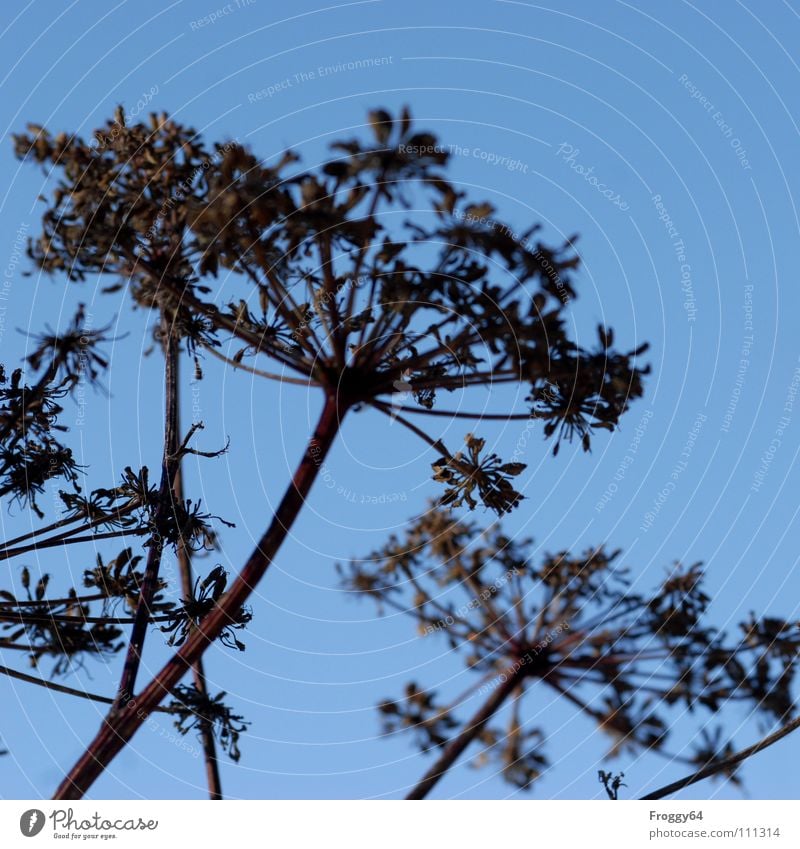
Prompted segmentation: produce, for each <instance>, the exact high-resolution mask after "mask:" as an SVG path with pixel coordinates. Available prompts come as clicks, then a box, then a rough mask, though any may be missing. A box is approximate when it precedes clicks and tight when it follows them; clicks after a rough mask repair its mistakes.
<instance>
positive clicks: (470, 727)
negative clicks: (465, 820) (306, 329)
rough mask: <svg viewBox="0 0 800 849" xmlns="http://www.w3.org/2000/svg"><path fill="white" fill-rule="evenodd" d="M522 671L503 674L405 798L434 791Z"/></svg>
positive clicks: (514, 685) (492, 714) (518, 680)
mask: <svg viewBox="0 0 800 849" xmlns="http://www.w3.org/2000/svg"><path fill="white" fill-rule="evenodd" d="M525 672H527V670H526V669H525V667H520V668H519V669H518V670H516V671H514V672H511V673H510V674H506V673H504V675H505V681H503V680H501V681H500V683H499V684H498V685H497V687H496V688H495V689H494V690H493V691H492V694H491V696H489V698H488V699H487V700H486V702H484V704H483V705H482V706H481V708H480V709H479V710H478V712H477V713H476V714H475V715H474V716H473V717H472V719H470V720H469V721H468V722H467V724H466V725H465V726H464V728H463V729H462V730H461V733H460V734H459V735H458V736H457V737H454V738H453V739H452V740H451V741H450V742H449V743H448V744H447V745H446V746H445V747H444V751H443V752H442V754H441V756H440V757H439V759H438V760H437V761H436V763H435V764H434V765H433V766H432V767H431V768H430V769H429V770H428V771H427V772H426V773H425V775H424V776H423V777H422V780H421V781H420V782H419V784H417V786H416V787H414V789H413V790H412V791H411V792H410V793H409V794H408V795H407V796H406V799H424V798H425V797H426V796H427V795H428V793H430V792H431V790H433V788H434V787H435V786H436V784H437V783H438V782H439V780H440V779H441V778H442V777H443V776H444V774H445V773H446V772H447V771H448V770H449V769H450V767H452V766H453V764H454V763H455V762H456V761H457V760H458V758H459V757H460V756H461V754H462V752H463V751H464V750H465V749H466V748H467V746H469V744H470V743H471V742H472V741H473V740H474V739H475V738H476V737H477V736H478V735H479V734H480V733H481V731H482V730H483V727H484V726H485V725H486V723H487V722H488V721H489V720H490V719H491V718H492V717H493V716H494V715H495V714H496V713H497V711H498V710H499V709H500V708H501V707H502V705H503V703H504V702H505V700H506V699H507V698H508V697H509V696H510V695H511V694H512V693H513V692H514V690H515V689H516V688H517V687H518V686H519V683H520V681H521V680H522V677H523V675H524V674H525Z"/></svg>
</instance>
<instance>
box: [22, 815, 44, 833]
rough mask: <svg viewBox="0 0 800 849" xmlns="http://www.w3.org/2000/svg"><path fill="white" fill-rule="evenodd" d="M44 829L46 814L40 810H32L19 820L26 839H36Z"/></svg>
mask: <svg viewBox="0 0 800 849" xmlns="http://www.w3.org/2000/svg"><path fill="white" fill-rule="evenodd" d="M43 828H44V812H43V811H40V810H39V809H38V808H31V809H30V810H29V811H25V813H24V814H23V815H22V816H21V817H20V818H19V830H20V831H21V832H22V833H23V834H24V835H25V837H36V835H37V834H38V833H39V832H40V831H41V830H42V829H43Z"/></svg>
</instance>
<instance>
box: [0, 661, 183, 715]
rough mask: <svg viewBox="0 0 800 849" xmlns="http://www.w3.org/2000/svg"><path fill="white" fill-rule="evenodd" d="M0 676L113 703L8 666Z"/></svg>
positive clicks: (169, 711) (2, 670)
mask: <svg viewBox="0 0 800 849" xmlns="http://www.w3.org/2000/svg"><path fill="white" fill-rule="evenodd" d="M0 675H7V676H8V677H9V678H16V679H18V680H19V681H27V682H28V683H29V684H38V686H40V687H44V688H45V689H47V690H54V691H55V692H57V693H66V694H67V695H68V696H78V697H79V698H81V699H88V700H89V701H90V702H102V703H103V704H106V705H110V704H113V703H114V699H111V698H109V697H108V696H100V695H98V694H97V693H87V692H86V691H85V690H78V689H76V688H75V687H67V686H66V685H65V684H56V683H55V681H48V680H47V679H45V678H38V677H37V676H36V675H28V674H27V673H25V672H20V671H19V670H17V669H10V668H9V667H8V666H0ZM156 710H158V711H159V712H160V713H172V711H171V710H170V709H169V708H156Z"/></svg>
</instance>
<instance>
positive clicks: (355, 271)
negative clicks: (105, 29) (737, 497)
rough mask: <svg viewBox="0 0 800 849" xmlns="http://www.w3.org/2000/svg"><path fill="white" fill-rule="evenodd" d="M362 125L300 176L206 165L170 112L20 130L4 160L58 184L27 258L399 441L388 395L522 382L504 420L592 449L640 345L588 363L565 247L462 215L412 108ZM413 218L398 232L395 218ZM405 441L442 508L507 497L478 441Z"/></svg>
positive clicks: (636, 382) (415, 409) (216, 158)
mask: <svg viewBox="0 0 800 849" xmlns="http://www.w3.org/2000/svg"><path fill="white" fill-rule="evenodd" d="M369 119H370V120H369V123H370V126H371V129H372V135H373V139H372V141H371V142H369V141H363V140H361V139H352V140H349V141H344V142H336V143H334V144H333V145H332V146H331V147H332V153H333V157H332V158H331V159H330V160H329V161H328V162H327V163H325V164H324V165H323V166H322V167H320V168H318V169H312V170H303V169H302V168H300V167H299V166H298V165H297V157H296V156H295V155H294V154H292V153H287V154H285V155H284V156H283V157H282V158H280V159H279V160H278V161H277V162H276V163H274V164H272V165H266V164H264V163H263V162H261V161H260V160H258V159H257V158H256V157H255V156H254V155H253V154H252V153H251V152H249V151H248V150H246V149H245V148H244V147H243V146H242V145H240V144H239V143H237V142H228V143H226V144H217V145H216V146H215V147H214V148H213V149H209V148H206V147H205V145H204V144H203V142H202V141H201V140H200V139H199V138H198V135H197V133H196V132H195V131H194V130H193V129H192V128H191V127H186V126H183V125H181V124H179V123H177V122H175V121H174V120H172V119H170V118H169V117H167V116H166V115H152V116H151V119H150V123H149V124H145V123H136V124H132V125H126V124H125V120H124V115H122V114H121V113H120V114H118V115H117V117H116V120H115V121H113V122H110V123H109V125H108V127H105V128H100V129H99V130H98V131H97V132H96V134H95V138H93V139H88V140H84V139H81V138H78V137H77V136H72V137H67V136H65V135H61V136H58V137H56V138H53V137H52V136H51V135H50V134H49V133H48V132H47V131H46V130H45V129H43V128H41V127H39V126H36V125H31V126H29V128H28V130H29V131H28V133H26V134H22V135H19V136H16V137H15V143H16V149H17V153H18V155H19V156H21V157H28V158H32V159H34V160H35V161H38V162H41V163H42V164H48V165H52V166H53V167H54V169H55V170H56V172H58V173H60V174H61V180H60V182H59V184H58V186H57V188H56V189H55V191H54V194H53V198H52V203H51V206H50V207H49V209H48V211H47V212H46V214H45V216H44V227H43V232H42V235H41V238H40V239H38V240H37V241H32V242H31V244H30V255H31V256H32V257H33V258H34V259H35V261H36V262H37V263H38V264H39V265H40V266H41V267H42V268H43V269H45V270H46V271H48V272H60V271H65V272H66V273H67V274H68V276H69V277H70V278H71V279H74V280H83V279H85V278H86V277H87V276H88V275H89V274H95V273H101V274H110V275H112V276H115V277H117V278H120V279H121V282H122V281H124V283H125V284H126V288H127V289H128V290H129V291H130V292H131V293H132V295H133V297H134V299H135V300H136V302H137V303H139V304H141V305H143V306H148V307H158V308H159V309H160V310H161V311H162V312H164V313H165V314H168V315H169V316H170V320H171V322H172V325H173V327H174V328H175V329H176V332H178V333H180V334H181V335H182V336H184V337H185V339H186V341H187V344H188V345H189V347H190V350H191V351H192V352H196V351H201V352H202V350H203V349H208V348H214V347H216V346H219V345H220V343H221V341H220V340H221V337H222V336H223V335H229V334H233V335H234V336H235V337H238V338H239V339H240V340H241V341H242V343H243V347H242V348H241V349H240V350H239V352H238V353H237V354H236V355H235V357H234V361H235V362H236V363H237V364H242V362H243V360H244V359H245V358H250V357H252V356H255V355H257V354H261V355H266V356H267V357H270V358H272V359H273V360H275V361H277V363H278V364H279V365H280V366H281V367H282V369H283V374H282V375H273V376H275V377H277V378H279V379H281V378H282V379H292V380H294V381H297V380H304V381H305V382H306V383H307V384H308V385H315V386H321V387H322V388H323V389H324V390H325V392H326V393H327V394H329V395H335V396H336V398H337V403H338V406H339V411H340V413H344V412H345V411H346V410H348V409H351V408H358V407H362V406H365V405H368V406H371V407H374V408H375V409H378V410H380V411H381V412H384V413H386V414H387V415H392V416H393V417H394V418H396V419H399V420H400V421H401V422H402V423H404V424H407V421H406V419H405V418H404V416H400V415H399V414H398V413H399V412H401V411H398V410H397V409H392V398H393V395H394V394H395V393H396V391H397V389H396V387H397V385H398V382H401V383H402V385H403V386H404V387H405V388H406V390H407V393H408V395H409V398H413V400H414V402H415V403H414V404H412V405H410V406H409V407H408V408H405V407H404V409H403V410H402V412H409V413H420V414H425V413H430V412H431V411H432V410H433V408H434V407H435V406H436V407H437V412H444V411H441V409H440V406H439V405H440V403H441V401H440V399H441V396H442V392H445V393H447V394H450V393H453V392H454V391H456V390H464V389H468V388H470V387H475V386H484V385H492V386H494V385H500V384H505V383H520V382H522V383H526V384H528V385H529V394H528V398H527V400H528V406H527V408H526V409H523V410H511V411H508V414H509V415H510V416H516V417H520V418H523V417H530V418H536V419H541V420H543V422H544V434H545V436H555V437H556V441H555V446H554V451H557V450H558V447H559V445H560V443H561V441H562V440H563V439H566V440H568V441H569V440H572V439H573V438H575V439H577V440H579V442H580V443H581V444H582V446H583V448H584V449H585V450H588V449H589V447H590V445H591V435H592V433H593V432H594V431H595V430H597V429H598V428H601V429H608V430H611V429H613V428H614V427H615V425H616V423H617V422H618V420H619V417H620V416H621V415H622V413H623V412H624V411H625V410H626V408H627V406H628V404H629V403H630V401H631V400H632V399H635V398H637V397H639V396H640V395H641V394H642V376H643V375H644V374H645V373H646V369H645V368H643V367H642V366H641V365H640V364H639V359H640V357H641V354H642V353H643V351H644V350H645V346H640V347H638V348H636V349H634V350H631V351H629V352H626V353H620V352H617V351H615V350H614V349H613V347H612V340H613V334H612V332H611V331H610V330H608V329H605V328H600V332H599V344H598V345H597V346H596V347H594V348H587V347H586V346H584V345H579V344H577V343H576V342H574V341H572V340H571V339H570V338H569V335H568V333H567V330H566V327H565V321H564V312H565V309H566V308H567V305H568V304H569V302H570V300H571V299H572V298H574V297H575V296H576V292H575V288H574V285H573V280H572V275H573V273H574V271H575V269H576V268H577V266H578V256H577V254H576V253H575V250H574V247H573V242H574V239H570V240H567V241H566V242H565V243H564V244H562V245H559V246H548V245H545V244H543V243H542V242H541V241H539V240H538V238H537V233H538V230H539V228H538V226H537V225H534V226H531V227H529V228H528V229H526V230H525V231H524V232H521V233H516V232H515V230H514V229H513V228H512V227H511V226H510V225H508V224H507V223H505V222H502V221H500V220H499V219H498V218H497V217H496V216H495V210H494V208H493V207H492V206H491V204H489V203H486V202H483V201H481V202H475V201H468V200H467V199H466V198H465V197H464V193H463V192H462V191H460V190H459V189H458V188H456V187H455V186H454V185H453V184H452V183H451V182H449V181H448V180H447V179H446V177H445V174H444V166H445V165H446V164H447V160H448V154H447V153H446V152H444V148H443V147H442V146H441V145H440V144H439V142H438V139H437V138H436V137H435V136H433V135H431V134H430V133H427V132H420V131H418V130H416V128H415V127H414V124H413V121H412V119H411V116H410V114H409V112H408V110H403V112H402V113H401V114H400V115H399V116H396V117H395V116H392V115H391V114H389V113H388V112H386V111H385V110H375V111H374V112H372V113H370V116H369ZM112 129H113V133H112V132H111V130H112ZM98 139H100V140H101V141H100V142H98V141H97V140H98ZM101 142H102V143H101ZM412 203H413V207H414V215H413V220H411V219H410V218H402V219H401V218H398V216H397V215H395V214H391V213H392V212H393V211H395V210H396V209H397V207H398V206H400V207H401V208H402V207H403V206H406V207H411V205H412ZM223 270H224V271H225V272H227V273H234V274H235V275H236V276H237V277H240V278H241V286H242V295H241V296H240V297H239V298H238V299H234V300H231V301H230V302H229V303H228V304H227V306H224V307H222V308H220V307H219V306H217V304H216V295H215V288H216V287H215V285H214V283H213V282H212V281H210V280H208V278H209V277H211V278H214V277H217V276H218V275H219V274H221V273H222V272H223ZM201 278H205V279H204V281H203V282H202V283H201V282H200V281H201ZM120 285H121V283H120ZM226 286H229V284H228V283H227V282H226ZM412 429H413V426H412ZM415 432H417V433H420V431H419V429H417V430H416V431H415ZM420 435H421V436H422V437H423V438H425V439H427V441H429V442H430V443H431V444H433V445H435V446H436V448H437V450H438V449H443V450H442V452H441V453H442V455H443V456H442V459H441V460H440V461H437V463H435V464H434V467H435V475H436V478H437V480H439V481H441V482H443V483H445V484H446V485H447V489H446V491H445V493H444V500H445V502H446V503H447V502H452V503H459V504H460V503H464V504H467V505H468V506H469V507H473V506H475V505H476V504H477V502H478V498H479V499H480V500H481V501H482V502H483V503H484V504H485V505H486V506H487V507H489V508H490V509H492V510H494V511H496V512H497V513H503V512H506V511H508V510H510V509H512V508H513V507H514V506H516V505H517V504H518V503H519V501H520V500H521V497H522V496H521V494H520V493H518V492H517V491H516V490H515V489H514V487H513V486H512V485H511V483H510V480H509V478H510V477H512V476H514V475H516V474H518V473H519V472H520V471H521V470H522V466H521V464H518V463H512V464H503V463H502V461H500V459H499V458H496V457H494V456H493V455H492V456H490V457H487V458H480V457H479V456H478V455H479V453H480V449H481V448H482V447H483V443H482V441H481V440H480V439H477V438H473V437H469V438H468V441H467V456H462V454H461V453H460V452H459V453H458V454H453V453H450V452H449V451H448V450H447V449H446V448H445V447H444V446H443V444H442V443H441V442H440V441H439V440H438V439H436V438H435V437H431V436H428V435H427V434H426V433H425V432H421V433H420ZM475 495H477V498H476V497H475Z"/></svg>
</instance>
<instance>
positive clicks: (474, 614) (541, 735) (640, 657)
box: [339, 507, 800, 795]
mask: <svg viewBox="0 0 800 849" xmlns="http://www.w3.org/2000/svg"><path fill="white" fill-rule="evenodd" d="M532 549H533V545H532V542H531V541H530V540H520V541H514V540H513V539H510V538H509V537H508V536H507V535H506V534H505V533H503V531H502V529H501V528H500V527H499V526H498V524H497V523H496V524H495V525H493V526H492V527H491V528H489V529H488V530H486V531H483V532H481V531H480V529H479V528H478V527H477V526H476V525H475V524H474V523H472V522H470V521H467V520H463V519H458V518H456V517H455V516H454V515H453V514H452V513H451V512H449V511H447V510H444V509H442V508H441V507H432V508H431V509H430V510H429V511H427V512H426V513H425V514H424V515H422V516H420V517H419V518H418V519H417V520H416V521H414V522H413V523H412V524H411V525H410V526H409V527H408V529H407V530H406V531H405V534H404V535H403V536H402V537H397V536H393V537H392V538H391V539H390V540H389V542H388V544H387V545H386V546H384V547H383V548H381V549H379V550H377V551H374V552H372V553H371V554H370V555H369V556H367V557H366V558H363V559H361V560H357V561H353V562H351V563H350V564H349V565H348V566H347V567H339V568H340V572H341V574H342V581H343V584H342V586H343V588H344V589H345V590H347V591H349V592H354V593H357V594H360V595H367V596H369V597H371V598H372V599H374V600H376V601H377V602H378V604H379V605H382V606H384V607H390V608H392V609H393V610H397V611H401V612H403V613H405V614H407V615H408V616H410V617H411V618H412V619H414V620H415V622H416V623H417V630H418V633H420V635H422V636H424V637H427V638H431V639H436V638H442V639H445V640H446V641H447V643H448V644H449V646H450V649H451V650H452V651H453V652H454V653H456V654H457V655H459V656H460V658H461V659H462V660H463V662H464V663H465V665H466V667H467V669H469V670H472V671H474V672H475V673H477V675H476V678H475V681H474V683H473V684H472V685H471V686H470V687H469V689H468V690H467V691H466V693H464V694H462V695H461V696H459V697H458V698H457V699H456V700H455V701H453V702H443V701H442V700H441V698H440V697H439V695H438V694H437V693H436V692H435V691H432V690H426V689H425V688H423V687H421V685H420V684H419V683H417V682H412V683H410V684H409V685H408V687H407V688H406V693H405V696H404V697H403V698H402V699H399V700H397V701H394V700H385V701H383V702H382V703H381V704H380V706H379V710H380V713H381V716H382V718H383V727H384V731H385V732H387V733H394V732H397V731H400V730H402V729H409V730H411V731H413V733H414V734H415V736H416V740H417V743H418V745H419V747H420V749H421V750H422V751H423V752H427V751H429V750H432V749H441V750H442V751H443V754H442V756H441V760H440V762H439V763H438V764H437V765H436V766H435V767H434V768H433V769H432V770H431V773H430V774H431V775H435V776H438V775H439V774H441V770H442V769H443V768H447V767H449V766H450V765H451V764H452V761H453V758H452V757H451V755H450V754H449V753H452V752H453V751H455V750H457V749H458V746H459V745H460V744H463V745H462V746H461V748H462V749H463V748H466V746H467V745H468V744H469V743H471V742H473V741H477V742H478V743H480V744H481V747H482V754H481V755H480V756H479V758H478V761H477V763H478V765H481V764H483V763H486V762H488V761H490V760H496V759H497V758H499V759H500V764H501V769H502V772H503V774H504V776H505V777H506V778H507V779H508V780H509V781H510V782H511V783H513V784H515V785H516V786H518V787H523V788H524V787H528V786H530V785H531V784H532V783H533V781H534V780H535V779H536V778H537V777H538V776H539V775H540V773H541V771H542V768H543V767H544V766H545V764H546V760H545V755H544V752H543V743H544V741H545V740H546V738H547V734H546V730H545V729H544V728H539V727H533V728H532V727H531V726H530V723H527V722H526V721H525V716H524V704H523V700H524V697H525V695H526V694H527V693H528V692H529V691H530V690H531V689H533V688H535V687H536V686H544V687H547V688H550V689H551V690H552V691H555V692H556V693H557V694H558V695H559V696H561V697H563V698H564V699H565V702H566V703H569V704H571V705H572V706H574V707H577V708H578V709H579V710H580V711H581V712H582V713H583V714H584V715H586V716H587V717H589V718H591V719H592V720H593V721H594V722H595V723H596V724H597V726H598V727H599V728H600V729H601V730H602V731H603V732H605V733H606V734H608V735H610V736H611V739H612V746H611V750H610V754H611V755H619V754H622V753H637V752H641V751H643V750H647V751H656V752H659V753H661V754H665V755H667V756H669V757H670V758H671V759H674V760H681V759H683V760H686V758H681V757H676V756H674V755H672V754H670V753H669V750H668V741H669V739H670V726H671V722H670V719H671V715H670V708H671V707H673V706H681V707H682V708H683V709H686V710H688V711H689V712H691V713H693V714H698V713H705V714H706V718H705V719H704V720H703V725H702V726H701V728H700V735H699V742H698V744H697V745H696V746H695V754H694V757H693V758H690V759H688V760H689V763H695V764H698V765H701V766H703V765H707V764H711V763H714V762H715V761H722V760H724V759H725V757H726V756H727V755H729V754H730V753H731V752H732V751H733V749H732V745H731V742H730V740H729V739H723V737H722V736H721V735H722V732H721V730H720V729H719V728H717V729H716V730H714V729H713V727H712V725H711V720H712V718H713V717H714V716H715V715H717V714H718V713H719V711H720V710H721V709H722V707H723V706H725V705H727V704H729V703H731V702H743V703H745V704H746V705H747V706H748V707H749V709H750V710H751V711H753V712H755V713H757V714H758V715H760V716H762V717H764V718H767V719H771V720H772V721H775V720H777V721H779V722H786V721H787V720H789V719H790V718H791V717H792V716H793V714H794V712H795V703H794V697H793V695H792V689H793V686H794V678H795V673H796V668H797V662H798V657H800V625H798V623H795V622H789V621H786V620H783V619H780V618H777V617H772V616H765V617H763V618H760V619H757V618H755V617H751V618H750V619H749V620H748V621H746V622H743V623H742V624H741V625H740V626H739V630H740V634H739V635H732V636H730V637H729V636H726V635H725V634H724V633H720V632H718V631H717V630H716V629H714V628H713V627H711V626H710V625H709V624H707V621H706V620H707V613H706V611H707V607H708V604H709V601H710V598H709V596H708V595H707V592H706V591H705V589H704V587H703V572H702V569H701V567H700V564H694V565H692V566H690V567H686V568H684V567H682V566H680V565H676V566H675V567H673V568H672V569H670V570H669V573H668V575H667V577H666V578H665V580H664V581H663V583H662V584H661V585H660V586H658V587H657V588H656V590H655V591H654V592H653V593H652V594H642V593H639V592H633V591H632V590H631V581H630V578H629V574H628V572H627V571H626V570H624V569H621V568H620V567H619V566H616V565H615V562H616V561H617V559H618V558H619V554H620V552H619V551H606V550H605V549H604V548H602V547H601V548H598V549H594V550H590V551H587V552H585V553H584V554H582V555H579V556H575V555H572V554H570V553H569V552H566V551H561V552H557V553H554V554H544V555H541V554H537V559H540V561H541V563H540V565H538V566H537V565H534V563H533V550H532ZM476 692H477V693H478V695H479V696H481V697H483V698H487V701H486V703H485V704H484V705H483V707H482V708H481V709H479V712H478V714H476V716H475V717H473V718H472V719H465V718H464V717H463V716H462V712H463V703H464V702H465V701H466V700H467V698H468V697H470V696H472V695H473V694H474V693H476ZM487 694H488V697H487ZM507 701H510V702H511V707H510V708H509V710H508V712H507V714H506V715H505V719H506V727H505V729H503V728H502V727H500V726H495V725H490V724H489V723H490V722H491V721H492V720H493V719H495V718H496V717H495V714H499V712H500V709H501V707H503V706H504V704H505V703H506V702H507ZM523 729H524V732H523ZM681 733H682V734H683V733H685V732H683V731H682V732H681ZM724 772H725V773H726V774H733V767H731V768H729V769H727V770H725V771H724ZM608 786H609V785H608V784H607V787H608ZM611 788H612V790H614V791H616V790H618V789H619V785H617V786H616V787H614V786H613V782H612V784H611ZM425 792H427V789H426V791H425ZM423 795H424V794H423Z"/></svg>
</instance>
